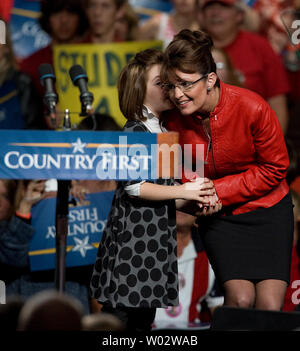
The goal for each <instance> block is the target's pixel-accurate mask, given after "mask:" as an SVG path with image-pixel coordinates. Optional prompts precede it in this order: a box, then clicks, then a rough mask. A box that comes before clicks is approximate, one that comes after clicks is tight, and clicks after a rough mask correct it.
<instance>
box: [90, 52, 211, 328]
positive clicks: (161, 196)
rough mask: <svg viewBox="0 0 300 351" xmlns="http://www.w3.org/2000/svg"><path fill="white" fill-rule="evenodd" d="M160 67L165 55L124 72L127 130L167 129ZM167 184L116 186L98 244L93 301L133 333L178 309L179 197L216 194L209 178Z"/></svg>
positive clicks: (140, 60) (141, 57) (136, 62)
mask: <svg viewBox="0 0 300 351" xmlns="http://www.w3.org/2000/svg"><path fill="white" fill-rule="evenodd" d="M162 61H163V55H162V53H161V52H160V51H158V50H156V49H148V50H145V51H142V52H140V53H138V54H137V55H136V56H135V58H134V59H133V60H132V61H131V62H130V63H129V64H128V65H127V66H126V67H125V68H124V69H123V71H122V72H121V74H120V77H119V82H118V91H119V103H120V109H121V111H122V113H123V114H124V116H125V117H126V118H127V120H128V121H127V123H126V124H125V127H124V131H126V132H131V131H138V132H152V133H161V132H164V131H165V129H163V127H161V125H160V123H159V117H160V115H161V113H162V112H163V111H165V110H168V109H170V108H171V107H172V105H171V103H170V101H169V99H168V97H167V95H166V94H165V92H164V90H163V89H162V85H161V81H160V68H161V64H162ZM170 185H174V180H173V179H161V180H157V181H154V182H153V183H152V182H151V183H150V182H148V181H147V182H145V181H130V182H119V185H118V187H117V190H116V193H115V197H114V200H113V203H112V208H111V211H110V214H109V217H108V221H107V226H106V229H105V230H104V233H103V237H102V240H101V243H100V246H99V250H98V257H97V260H96V262H95V266H94V272H93V275H92V279H91V286H90V288H91V295H92V297H94V298H96V299H97V300H98V302H99V303H101V304H103V309H102V310H103V311H105V312H109V313H112V314H115V315H117V316H118V318H120V319H121V320H122V321H123V322H124V324H125V328H126V330H128V331H150V330H151V324H152V323H153V320H154V317H155V311H156V308H158V307H168V306H176V305H177V304H178V281H177V257H176V250H177V248H176V206H175V199H181V200H180V201H182V199H183V200H194V201H198V202H203V200H204V199H203V196H206V195H208V196H212V195H213V192H212V190H211V188H212V182H211V181H208V180H204V181H203V182H191V183H189V184H185V185H179V186H170ZM178 204H179V202H178ZM178 206H179V205H178Z"/></svg>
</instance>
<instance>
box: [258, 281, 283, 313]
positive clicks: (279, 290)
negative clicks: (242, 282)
mask: <svg viewBox="0 0 300 351" xmlns="http://www.w3.org/2000/svg"><path fill="white" fill-rule="evenodd" d="M286 289H287V283H286V282H285V281H283V280H278V279H266V280H262V281H260V282H259V283H257V284H256V302H255V308H256V309H260V310H273V311H280V310H281V308H282V306H283V302H284V296H285V292H286Z"/></svg>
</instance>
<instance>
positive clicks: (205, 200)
mask: <svg viewBox="0 0 300 351" xmlns="http://www.w3.org/2000/svg"><path fill="white" fill-rule="evenodd" d="M181 186H182V187H183V188H184V193H185V199H186V200H191V201H196V202H197V205H198V207H199V208H200V209H201V212H198V213H197V215H204V216H206V215H212V214H214V213H216V212H218V211H220V210H221V208H222V202H221V200H220V199H219V198H218V195H217V193H216V189H215V186H214V183H213V182H212V181H211V180H210V179H208V178H196V179H193V180H191V181H190V182H187V183H184V184H182V185H181Z"/></svg>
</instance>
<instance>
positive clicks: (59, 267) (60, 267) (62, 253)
mask: <svg viewBox="0 0 300 351" xmlns="http://www.w3.org/2000/svg"><path fill="white" fill-rule="evenodd" d="M63 129H64V130H71V123H70V115H69V110H68V109H66V110H65V116H64V127H63ZM57 183H58V188H57V199H56V265H55V287H56V289H57V290H58V291H59V292H61V293H63V292H64V291H65V279H66V247H67V245H66V244H67V236H68V213H69V190H70V187H71V181H70V180H60V179H59V180H58V181H57Z"/></svg>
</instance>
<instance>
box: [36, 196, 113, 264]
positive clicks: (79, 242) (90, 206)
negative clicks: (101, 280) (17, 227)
mask: <svg viewBox="0 0 300 351" xmlns="http://www.w3.org/2000/svg"><path fill="white" fill-rule="evenodd" d="M113 196H114V191H108V192H102V193H91V194H87V195H86V202H85V204H84V205H82V206H75V207H71V206H69V215H68V236H67V247H66V267H76V266H85V265H90V264H94V262H95V260H96V254H97V248H98V245H99V242H100V239H101V237H102V233H103V229H104V228H105V225H106V221H107V216H108V214H109V211H110V207H111V203H112V199H113ZM55 208H56V198H50V199H45V200H42V201H40V202H38V203H37V204H36V205H35V206H34V207H33V208H32V226H33V228H34V230H35V234H34V236H33V238H32V239H31V242H30V246H29V263H30V269H31V271H40V270H48V269H54V268H55V254H56V248H55V245H56V244H55V238H56V227H55Z"/></svg>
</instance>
